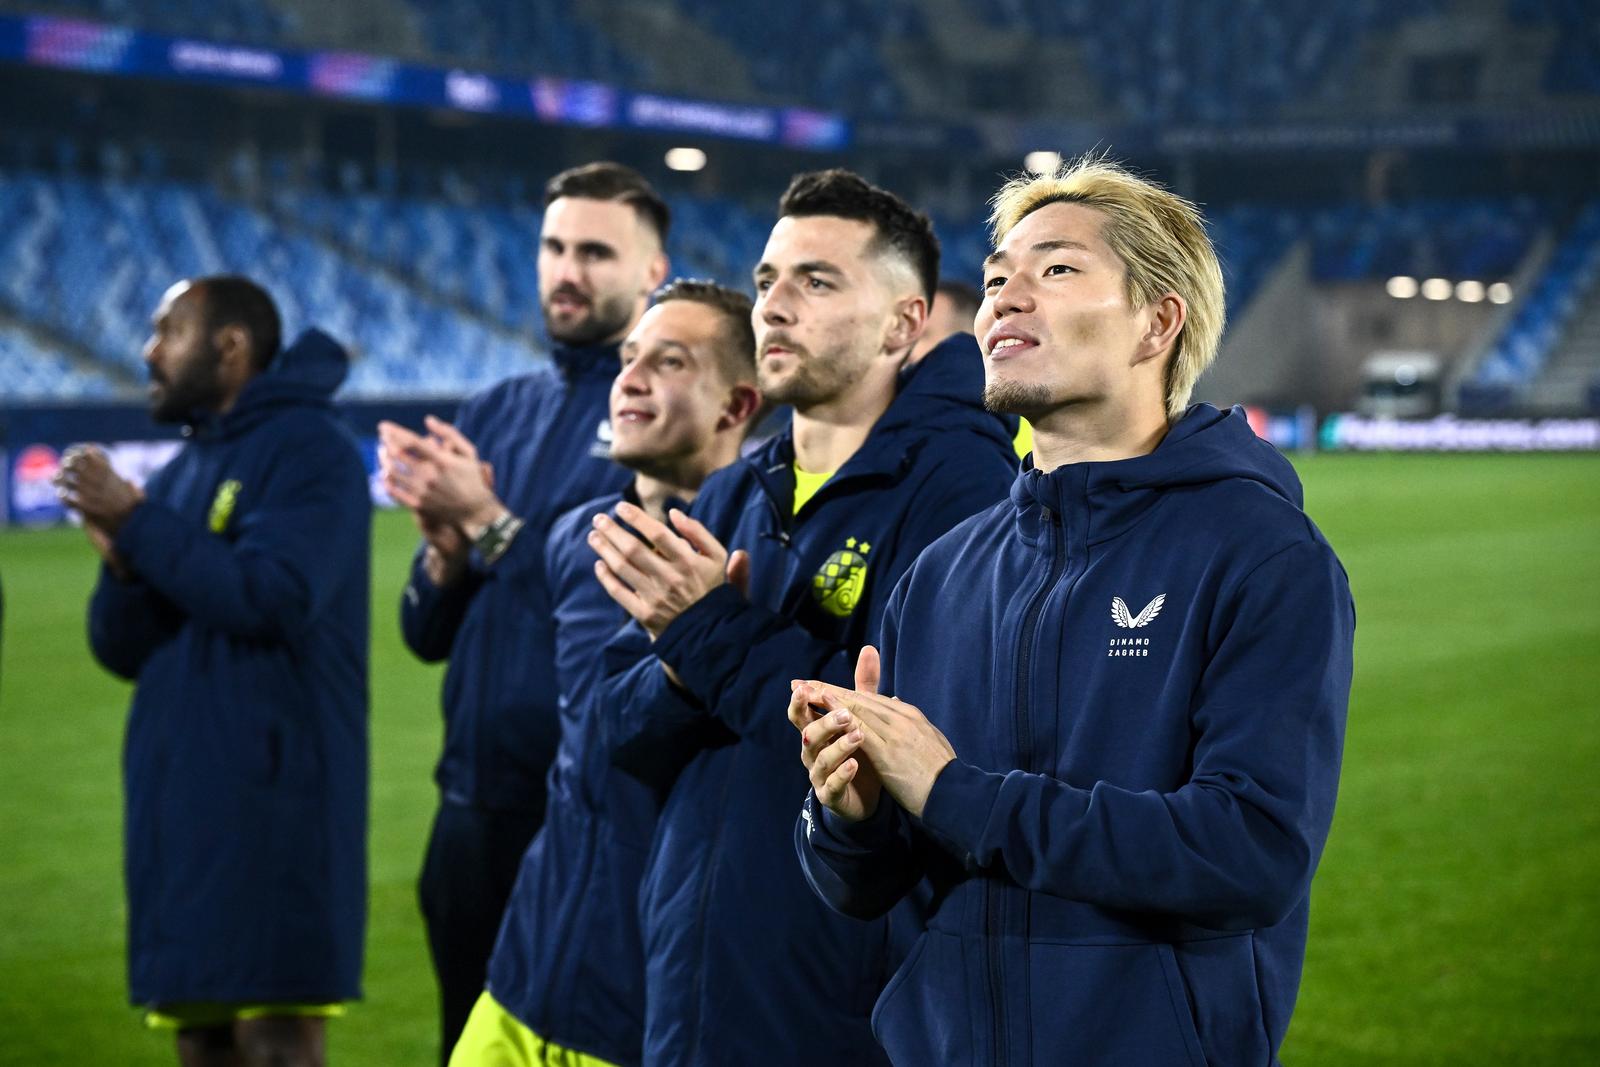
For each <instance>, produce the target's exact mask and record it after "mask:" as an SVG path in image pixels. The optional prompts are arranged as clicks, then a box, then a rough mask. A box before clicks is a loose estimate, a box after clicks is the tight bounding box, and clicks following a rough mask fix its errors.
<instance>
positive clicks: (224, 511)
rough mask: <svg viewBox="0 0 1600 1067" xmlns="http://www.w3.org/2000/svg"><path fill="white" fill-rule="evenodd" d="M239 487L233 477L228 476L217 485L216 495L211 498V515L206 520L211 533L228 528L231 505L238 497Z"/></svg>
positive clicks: (217, 532) (231, 515)
mask: <svg viewBox="0 0 1600 1067" xmlns="http://www.w3.org/2000/svg"><path fill="white" fill-rule="evenodd" d="M241 488H243V487H242V486H240V484H239V482H238V480H237V479H235V478H229V479H228V480H227V481H225V482H223V483H222V484H221V485H219V486H217V495H216V496H214V497H212V498H211V515H210V516H209V518H208V519H207V520H206V525H207V526H209V527H210V528H211V532H212V533H214V534H219V533H221V532H222V531H224V530H226V529H227V528H228V520H229V519H231V518H233V505H234V502H235V501H237V500H238V499H239V490H240V489H241Z"/></svg>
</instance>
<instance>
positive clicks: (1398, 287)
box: [1384, 274, 1417, 300]
mask: <svg viewBox="0 0 1600 1067" xmlns="http://www.w3.org/2000/svg"><path fill="white" fill-rule="evenodd" d="M1384 288H1385V289H1387V290H1388V291H1389V295H1390V296H1392V297H1394V298H1395V299H1396V300H1410V299H1411V298H1412V297H1414V296H1416V295H1417V280H1416V279H1415V278H1412V277H1408V276H1407V275H1404V274H1396V275H1395V276H1394V277H1393V278H1390V279H1389V281H1388V283H1387V284H1386V285H1385V286H1384Z"/></svg>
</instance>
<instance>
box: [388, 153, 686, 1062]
mask: <svg viewBox="0 0 1600 1067" xmlns="http://www.w3.org/2000/svg"><path fill="white" fill-rule="evenodd" d="M668 221H669V219H668V212H667V206H666V204H665V203H664V202H663V201H662V200H661V198H660V197H659V196H658V195H657V194H656V193H655V191H654V190H653V189H652V188H651V187H650V185H649V183H648V182H646V181H645V180H644V178H643V177H641V176H640V175H639V174H638V173H636V172H635V171H633V170H631V169H630V168H628V167H624V166H622V165H620V164H617V163H592V164H589V165H587V166H582V167H575V168H573V169H571V170H568V171H563V172H562V173H561V174H558V175H556V176H555V177H554V178H552V179H551V180H550V182H549V184H548V185H547V186H546V189H545V214H544V222H543V225H542V227H541V230H540V234H539V300H540V305H541V307H542V308H543V311H544V321H545V326H546V329H547V330H548V331H549V334H550V338H551V340H552V341H554V342H555V345H554V348H553V351H552V353H551V355H552V357H553V363H554V366H553V368H550V369H545V370H540V371H537V372H535V373H533V374H527V375H523V376H521V377H517V378H512V379H510V380H508V381H504V382H501V383H500V384H498V385H495V386H493V387H491V388H489V389H488V390H486V391H484V392H482V393H480V394H478V395H477V396H475V397H473V398H471V399H470V400H468V401H467V402H466V403H465V404H463V405H462V407H461V412H460V415H459V416H458V418H457V420H456V423H455V425H451V424H450V423H447V422H444V421H443V420H440V419H429V420H428V424H427V433H426V434H416V433H413V432H411V431H410V430H407V429H404V428H402V427H400V426H397V425H395V424H393V423H384V424H382V425H381V426H380V427H379V432H380V436H381V438H382V443H383V449H382V466H383V471H384V485H385V486H386V487H387V489H388V491H389V493H390V495H391V496H393V497H394V499H395V500H396V501H398V502H399V503H400V504H402V505H404V506H405V507H407V508H410V509H411V511H412V514H413V516H414V517H415V519H416V522H417V527H418V529H419V530H420V531H421V533H422V538H423V540H422V545H421V546H420V548H419V550H418V552H417V556H416V560H415V562H414V564H413V566H412V572H411V580H410V582H409V583H408V584H407V585H406V588H405V592H404V595H403V597H402V599H401V605H400V618H401V629H402V631H403V633H404V636H405V640H406V643H407V645H409V646H410V648H411V650H412V651H413V652H415V653H416V654H417V655H418V656H419V657H421V658H422V659H424V660H427V661H429V662H434V661H437V660H441V659H446V658H448V659H449V661H450V667H449V670H448V671H447V672H446V674H445V681H444V694H443V696H444V718H445V739H444V752H443V754H442V755H441V757H440V759H439V765H438V769H437V771H436V774H435V778H436V780H437V782H438V785H439V793H440V798H439V809H438V814H437V815H436V816H435V819H434V824H433V831H432V834H431V835H430V838H429V842H428V853H427V858H426V860H425V861H424V865H423V870H422V878H421V884H420V887H419V892H420V896H421V901H422V911H423V916H424V918H425V919H426V921H427V927H428V944H429V947H430V949H431V950H432V956H433V963H434V969H435V971H436V973H437V975H438V979H439V991H440V1013H441V1034H442V1037H441V1045H440V1057H441V1060H443V1059H444V1058H445V1057H448V1056H449V1054H450V1049H451V1048H452V1047H453V1046H454V1044H455V1041H456V1038H457V1036H458V1035H459V1034H460V1032H461V1027H462V1026H463V1025H464V1024H465V1022H466V1019H467V1014H468V1012H469V1011H471V1009H472V1005H473V1002H474V1001H475V1000H476V999H477V997H478V994H479V993H480V992H481V991H482V990H483V981H484V968H485V965H486V963H487V962H488V959H489V953H490V951H491V950H492V949H493V947H494V939H495V932H496V930H498V929H499V925H500V915H501V912H502V911H503V910H504V908H505V902H506V898H507V897H508V896H509V894H510V892H511V886H512V882H513V881H514V880H515V878H516V874H517V864H518V862H519V861H520V860H521V858H522V854H523V852H524V851H525V850H526V848H527V845H528V842H529V840H530V839H531V838H532V837H533V834H534V832H535V831H536V830H538V828H539V825H540V823H541V822H542V821H543V818H544V805H545V773H546V771H547V770H548V769H549V766H550V760H551V758H552V757H553V756H554V754H555V747H556V740H557V738H558V736H559V732H560V729H559V716H558V712H557V708H556V703H555V686H554V680H555V663H554V656H555V649H554V644H555V634H554V631H553V628H552V624H551V611H550V603H549V594H548V590H547V588H546V586H545V584H544V582H543V580H542V577H541V572H542V569H543V565H544V539H545V535H546V533H547V532H548V530H549V528H550V523H551V522H552V521H553V520H554V519H555V517H556V516H557V515H560V514H561V513H562V512H564V511H566V510H567V509H569V508H571V507H573V506H575V505H577V504H579V503H581V502H582V501H584V500H587V499H590V498H592V497H593V496H594V495H595V493H597V492H602V491H611V490H615V489H620V488H621V486H622V485H623V483H624V481H625V480H626V478H627V473H626V472H625V471H623V470H622V469H621V468H620V467H617V466H616V465H615V464H613V463H612V462H611V461H610V459H609V458H608V451H609V444H610V427H609V425H608V423H607V419H606V396H607V393H608V392H609V390H610V386H611V379H612V377H613V376H614V374H615V372H616V360H617V346H618V344H619V342H620V341H621V340H622V338H623V337H624V336H626V334H627V333H628V331H629V329H631V328H632V327H633V325H634V324H635V323H636V322H637V321H638V319H639V316H640V315H641V314H643V312H644V309H645V306H646V303H647V301H648V298H649V294H650V293H651V292H652V291H653V290H654V289H655V288H656V287H657V286H658V285H660V284H661V282H662V280H663V279H664V277H665V275H666V270H667V260H666V254H665V252H664V251H663V242H664V241H665V240H666V232H667V225H668ZM486 475H488V477H486Z"/></svg>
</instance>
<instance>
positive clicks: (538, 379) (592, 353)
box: [400, 345, 629, 814]
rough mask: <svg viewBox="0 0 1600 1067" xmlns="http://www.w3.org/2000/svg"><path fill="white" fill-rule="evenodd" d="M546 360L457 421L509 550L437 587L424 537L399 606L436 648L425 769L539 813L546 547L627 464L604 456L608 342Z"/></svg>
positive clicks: (547, 645) (553, 734)
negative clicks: (436, 744) (440, 708)
mask: <svg viewBox="0 0 1600 1067" xmlns="http://www.w3.org/2000/svg"><path fill="white" fill-rule="evenodd" d="M553 356H554V360H555V366H554V367H552V368H547V369H544V370H541V371H538V372H535V373H533V374H526V375H523V376H521V377H518V378H511V379H509V380H507V381H504V382H501V383H500V384H498V385H496V386H494V387H492V388H490V389H488V390H486V391H484V392H483V393H480V394H478V395H477V396H475V397H473V398H472V399H470V400H468V401H467V402H466V403H465V404H463V405H462V407H461V411H460V414H459V415H458V416H457V421H456V426H457V428H458V429H459V430H460V431H461V432H462V433H463V434H465V435H466V437H467V439H468V440H470V441H472V443H473V444H474V445H475V446H476V447H477V449H478V455H479V456H480V457H481V458H482V459H484V460H485V461H487V462H488V463H490V464H491V465H492V466H493V467H494V485H495V494H496V495H497V496H498V497H499V498H500V499H501V500H502V501H503V502H504V503H505V505H506V507H508V508H510V509H511V511H512V512H513V513H514V514H515V515H517V516H518V517H519V518H520V519H522V521H523V523H524V524H525V525H524V526H523V528H522V530H521V532H520V533H518V534H517V536H516V538H515V540H513V541H512V542H511V545H510V547H509V548H508V549H507V550H506V553H505V555H503V556H501V557H500V559H499V560H497V561H496V562H495V563H494V565H493V566H486V565H485V564H484V563H483V562H482V560H480V559H479V558H478V556H477V553H473V554H472V557H471V560H470V562H469V564H468V567H467V570H466V573H464V574H463V575H462V576H461V578H460V579H459V580H458V581H457V582H455V584H453V585H451V586H448V587H447V588H444V589H440V588H439V587H437V586H435V585H434V584H433V583H432V582H430V581H429V580H428V576H427V575H426V573H424V571H423V562H422V560H423V547H424V546H419V548H418V550H417V555H416V558H415V560H414V561H413V563H412V568H411V581H410V583H409V584H408V585H407V586H406V588H405V592H404V595H403V596H402V598H401V603H400V628H401V632H402V633H403V634H404V636H405V640H406V644H407V645H409V646H410V648H411V650H412V651H413V652H415V653H416V654H417V656H418V657H420V658H421V659H423V660H426V661H428V662H430V663H431V662H436V661H438V660H441V659H445V658H446V657H448V658H449V660H450V666H449V668H448V669H447V670H446V672H445V678H444V720H445V738H444V752H443V754H442V755H441V756H440V758H439V765H438V768H437V770H436V771H435V773H434V777H435V779H436V780H437V782H438V784H439V789H440V791H441V792H442V793H443V795H444V796H445V797H446V798H447V799H450V800H453V801H455V802H457V803H463V804H471V805H475V806H477V807H483V808H490V809H494V810H499V811H522V812H532V813H534V814H542V813H543V811H544V788H545V785H544V779H545V773H546V772H547V771H548V770H549V767H550V761H551V759H552V758H554V756H555V750H556V741H557V738H558V737H559V736H560V725H559V715H558V712H557V710H556V698H555V693H556V688H555V686H554V684H552V683H553V681H554V678H555V631H554V628H553V626H552V625H551V610H550V596H549V592H548V590H547V589H546V587H545V581H544V574H543V572H544V546H545V537H546V536H547V534H548V533H549V529H550V524H551V522H553V521H554V520H555V518H556V516H558V515H560V514H561V513H562V512H564V511H567V510H569V509H570V508H573V507H575V506H577V505H578V504H580V503H582V502H583V501H585V500H589V499H591V498H593V497H595V496H596V495H598V494H601V493H608V492H616V491H619V490H621V488H622V486H623V484H624V483H625V482H626V481H627V480H628V477H629V476H628V473H627V472H626V471H625V470H623V469H622V468H621V467H618V466H617V465H616V464H614V463H612V462H611V461H610V459H608V458H607V456H608V455H609V451H610V422H609V420H608V418H607V399H608V398H609V396H610V393H611V381H612V379H613V378H615V377H616V374H617V366H618V359H617V346H616V345H597V346H594V347H590V348H564V347H560V346H558V347H557V348H556V349H555V351H554V353H553Z"/></svg>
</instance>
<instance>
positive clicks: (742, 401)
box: [717, 382, 761, 430]
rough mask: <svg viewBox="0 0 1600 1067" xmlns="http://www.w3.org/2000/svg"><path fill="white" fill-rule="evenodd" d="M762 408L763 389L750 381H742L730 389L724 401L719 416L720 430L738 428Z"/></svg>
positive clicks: (718, 425) (718, 427)
mask: <svg viewBox="0 0 1600 1067" xmlns="http://www.w3.org/2000/svg"><path fill="white" fill-rule="evenodd" d="M760 410H761V391H760V390H759V389H757V388H756V387H755V386H753V385H751V384H750V383H749V382H740V383H738V384H737V385H735V386H734V387H733V388H731V389H729V390H728V395H727V397H726V398H725V399H724V400H723V402H722V414H721V415H720V416H719V417H718V418H717V429H718V430H733V429H738V428H739V427H740V426H743V425H744V424H745V423H747V422H749V421H750V420H751V419H753V418H755V417H756V413H757V412H759V411H760Z"/></svg>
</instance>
